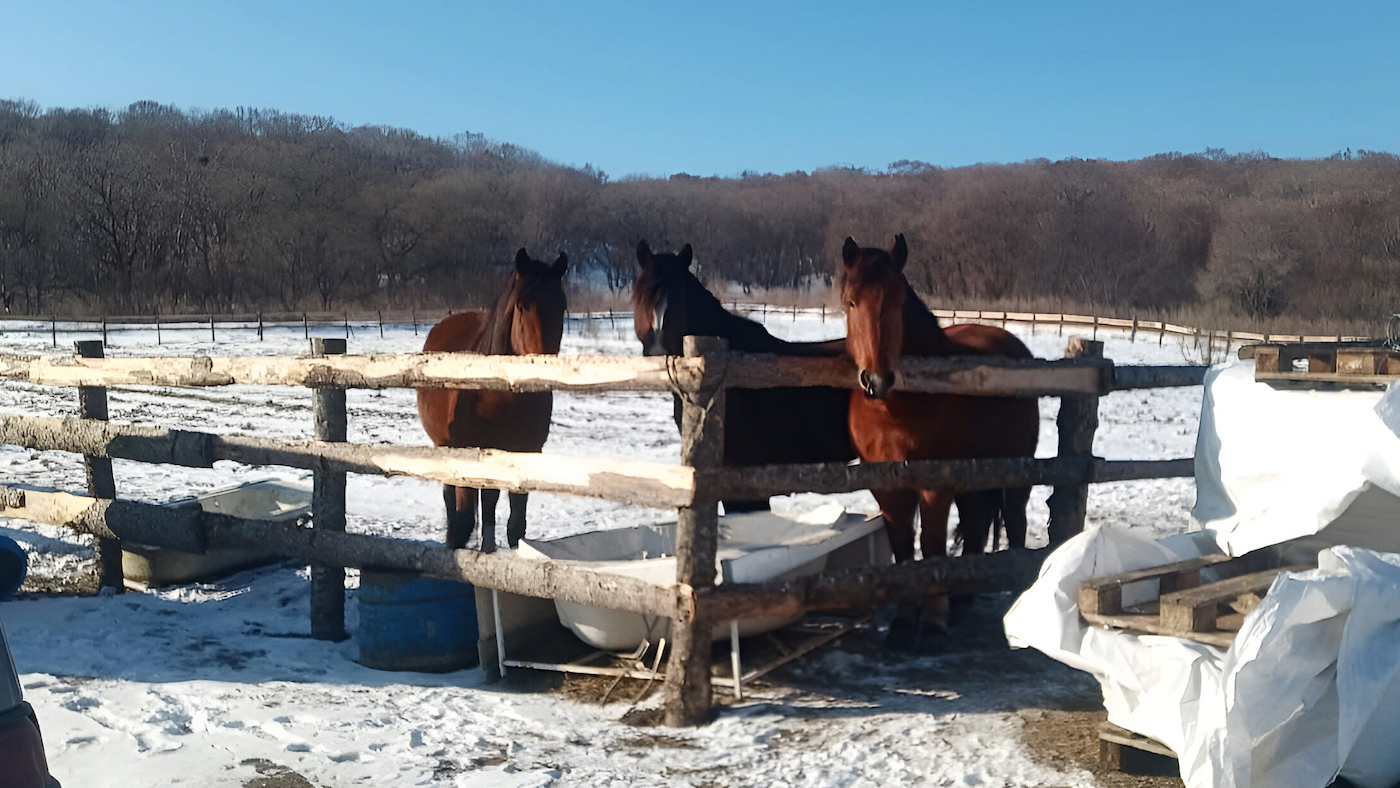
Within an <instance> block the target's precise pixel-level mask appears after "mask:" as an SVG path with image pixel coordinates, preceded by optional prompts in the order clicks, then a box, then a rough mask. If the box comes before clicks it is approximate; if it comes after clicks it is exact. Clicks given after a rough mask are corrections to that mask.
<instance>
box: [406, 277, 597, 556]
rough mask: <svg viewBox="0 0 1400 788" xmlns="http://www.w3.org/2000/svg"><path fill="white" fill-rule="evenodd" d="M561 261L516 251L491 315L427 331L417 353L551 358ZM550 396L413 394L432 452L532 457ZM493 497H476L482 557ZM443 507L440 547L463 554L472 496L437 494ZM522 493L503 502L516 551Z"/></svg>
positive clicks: (472, 522)
mask: <svg viewBox="0 0 1400 788" xmlns="http://www.w3.org/2000/svg"><path fill="white" fill-rule="evenodd" d="M568 265H569V259H568V257H567V256H566V255H565V254H564V253H563V252H560V253H559V258H558V259H556V260H555V261H554V264H553V265H549V264H546V263H542V262H540V261H539V260H532V259H530V255H528V254H526V252H525V250H524V249H521V250H520V251H519V252H517V253H516V255H515V272H514V273H513V274H511V277H510V281H509V282H508V283H507V284H506V287H505V290H504V291H503V292H502V293H501V295H500V297H499V298H497V299H496V306H495V308H493V309H492V310H491V311H490V312H485V311H476V312H462V313H460V314H456V315H452V316H450V317H448V318H447V319H446V320H443V321H442V322H440V323H438V324H437V325H435V326H433V330H432V331H429V332H428V339H427V341H426V342H424V343H423V350H424V351H429V352H430V351H446V352H464V353H482V354H489V355H514V356H523V355H538V354H542V353H548V354H551V355H552V354H557V353H558V352H559V342H560V340H561V339H562V338H563V335H564V310H565V307H566V303H565V299H564V285H563V276H564V272H565V270H567V268H568ZM553 410H554V395H553V393H551V392H548V391H539V392H529V393H520V394H517V393H513V392H509V391H477V390H473V389H419V390H418V417H419V418H420V419H421V420H422V422H423V429H424V430H425V431H427V433H428V437H429V438H430V439H432V441H433V445H435V446H456V447H459V448H460V447H478V448H482V449H503V450H505V451H530V452H535V451H539V450H540V449H541V448H543V447H544V442H545V439H546V438H548V437H549V420H550V416H551V414H552V413H553ZM500 495H501V493H500V491H499V490H491V489H484V490H481V491H480V497H481V549H482V550H483V551H484V552H488V553H489V552H493V551H494V550H495V549H496V502H497V501H499V500H500ZM443 499H444V500H445V501H446V502H447V546H448V547H452V548H461V547H465V546H466V544H467V540H468V539H469V538H470V537H471V535H472V531H473V530H475V528H476V505H477V490H476V489H474V488H471V487H453V486H452V485H450V484H449V485H444V486H443ZM525 506H526V493H511V494H510V521H509V522H508V523H507V525H506V539H507V540H508V541H509V543H510V546H511V547H515V546H516V544H517V543H518V542H519V541H520V539H521V538H522V537H523V536H525Z"/></svg>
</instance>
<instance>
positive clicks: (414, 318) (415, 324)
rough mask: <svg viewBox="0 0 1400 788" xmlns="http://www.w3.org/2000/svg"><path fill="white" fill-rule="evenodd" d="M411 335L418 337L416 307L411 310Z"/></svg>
mask: <svg viewBox="0 0 1400 788" xmlns="http://www.w3.org/2000/svg"><path fill="white" fill-rule="evenodd" d="M413 335H414V336H415V337H416V336H418V307H414V308H413Z"/></svg>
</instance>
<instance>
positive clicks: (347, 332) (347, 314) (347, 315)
mask: <svg viewBox="0 0 1400 788" xmlns="http://www.w3.org/2000/svg"><path fill="white" fill-rule="evenodd" d="M344 315H345V338H346V339H349V338H350V312H349V311H346V312H345V313H344Z"/></svg>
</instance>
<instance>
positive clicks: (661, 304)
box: [646, 296, 666, 356]
mask: <svg viewBox="0 0 1400 788" xmlns="http://www.w3.org/2000/svg"><path fill="white" fill-rule="evenodd" d="M665 321H666V297H665V296H662V297H661V300H660V301H657V302H656V307H655V308H654V309H652V310H651V335H650V336H651V342H650V346H649V347H647V348H646V350H649V351H651V353H652V354H653V355H658V356H660V355H665V354H666V345H665V343H664V341H663V340H662V338H661V337H662V335H661V327H662V324H663V323H665Z"/></svg>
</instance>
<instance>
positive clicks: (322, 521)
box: [311, 337, 348, 640]
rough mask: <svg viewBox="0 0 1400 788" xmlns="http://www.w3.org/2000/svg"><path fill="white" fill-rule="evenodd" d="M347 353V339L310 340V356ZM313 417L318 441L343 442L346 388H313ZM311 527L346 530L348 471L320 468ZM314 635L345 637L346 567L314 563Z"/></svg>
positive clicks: (313, 499) (328, 638)
mask: <svg viewBox="0 0 1400 788" xmlns="http://www.w3.org/2000/svg"><path fill="white" fill-rule="evenodd" d="M344 353H345V340H344V339H322V338H320V337H318V338H316V339H313V340H311V355H313V356H338V355H344ZM311 397H312V400H311V404H312V417H313V418H314V419H315V423H316V429H315V438H316V440H318V441H334V442H338V443H344V442H345V438H346V432H347V427H346V418H345V389H342V388H317V389H313V390H312V394H311ZM311 518H312V520H311V521H312V526H313V527H314V528H316V529H317V530H320V531H338V532H344V531H345V472H344V471H330V470H321V469H317V470H316V471H315V480H314V482H313V488H312V492H311ZM311 637H313V638H316V639H317V640H344V639H345V638H347V637H348V635H346V634H345V570H344V569H343V568H341V567H338V566H324V565H321V564H314V563H313V564H312V565H311Z"/></svg>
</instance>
